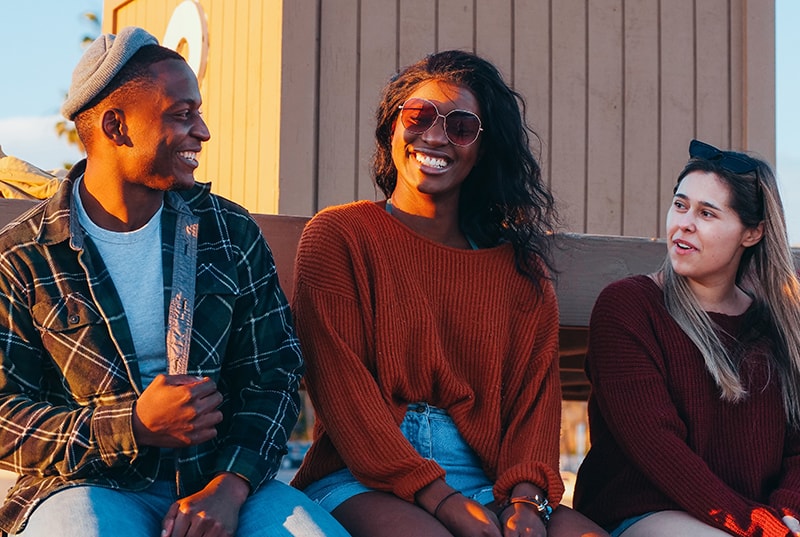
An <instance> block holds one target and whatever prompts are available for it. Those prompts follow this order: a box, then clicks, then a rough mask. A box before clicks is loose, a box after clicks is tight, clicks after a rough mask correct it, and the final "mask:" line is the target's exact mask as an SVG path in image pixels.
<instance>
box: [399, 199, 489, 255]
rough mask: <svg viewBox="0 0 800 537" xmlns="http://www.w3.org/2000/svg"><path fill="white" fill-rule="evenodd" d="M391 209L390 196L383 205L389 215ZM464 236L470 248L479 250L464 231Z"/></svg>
mask: <svg viewBox="0 0 800 537" xmlns="http://www.w3.org/2000/svg"><path fill="white" fill-rule="evenodd" d="M393 209H394V206H393V205H392V198H386V206H385V210H386V214H388V215H390V216H391V215H392V210H393ZM464 238H465V239H467V242H468V243H469V247H470V249H471V250H480V248H479V247H478V244H477V243H476V242H475V241H474V240H472V237H470V236H469V235H467V234H466V233H464Z"/></svg>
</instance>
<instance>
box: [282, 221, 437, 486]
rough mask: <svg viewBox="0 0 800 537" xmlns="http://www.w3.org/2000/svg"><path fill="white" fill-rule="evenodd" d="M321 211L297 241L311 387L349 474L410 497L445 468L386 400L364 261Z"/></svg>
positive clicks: (298, 309) (301, 330)
mask: <svg viewBox="0 0 800 537" xmlns="http://www.w3.org/2000/svg"><path fill="white" fill-rule="evenodd" d="M320 216H322V217H324V215H320ZM320 216H318V217H317V218H315V219H314V220H312V221H311V222H310V223H309V224H308V226H307V227H306V229H305V230H304V232H303V236H302V238H301V240H300V245H299V248H298V254H297V262H296V274H295V294H294V300H293V308H294V313H295V318H296V324H297V329H298V335H299V336H300V341H301V346H302V349H303V353H304V355H305V358H306V363H307V372H306V386H307V389H308V393H309V395H310V397H311V400H312V401H313V403H314V408H315V411H316V413H317V418H318V420H319V422H320V423H321V424H322V427H323V428H324V430H325V432H326V433H327V434H328V436H329V437H330V440H331V442H332V443H333V445H334V447H335V448H336V450H337V452H338V454H339V456H340V457H341V458H342V460H343V461H344V462H345V464H346V465H347V467H348V468H349V469H350V471H351V472H352V473H353V475H354V476H355V477H356V478H357V479H358V480H359V481H360V482H361V483H363V484H364V485H366V486H368V487H371V488H374V489H376V490H382V491H387V492H392V493H394V494H395V495H397V496H399V497H401V498H403V499H405V500H407V501H410V502H413V501H414V495H415V493H416V492H417V491H418V490H420V489H421V488H423V487H424V486H425V485H427V484H429V483H431V482H433V481H434V480H436V479H437V478H440V477H444V470H442V468H441V467H440V466H439V465H438V464H436V462H434V461H432V460H428V459H425V458H423V457H421V456H420V455H419V454H418V453H417V452H416V450H415V449H414V448H413V446H412V445H411V444H410V443H409V442H408V440H406V438H405V437H404V436H403V434H402V433H401V431H400V428H399V427H398V424H397V423H396V422H395V419H394V417H393V415H392V413H391V412H390V410H389V405H388V404H387V401H385V400H384V396H383V394H382V393H381V390H380V388H379V386H378V383H377V381H376V378H377V376H378V374H379V372H378V371H376V368H375V357H374V356H371V353H374V346H373V345H371V344H369V343H368V342H369V340H370V333H371V330H372V320H371V311H372V308H371V303H370V300H371V297H370V292H369V287H370V286H369V282H368V279H367V278H366V274H365V270H364V267H363V262H362V260H360V259H357V258H355V256H353V255H352V248H351V247H350V245H348V243H347V242H348V241H347V238H346V237H344V236H343V235H342V233H341V231H340V230H339V229H337V228H336V226H335V224H334V223H331V222H330V221H327V220H326V219H324V218H321V217H320Z"/></svg>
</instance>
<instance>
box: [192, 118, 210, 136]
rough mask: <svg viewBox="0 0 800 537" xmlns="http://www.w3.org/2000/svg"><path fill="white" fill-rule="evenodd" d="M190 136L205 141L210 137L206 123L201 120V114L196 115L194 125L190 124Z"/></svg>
mask: <svg viewBox="0 0 800 537" xmlns="http://www.w3.org/2000/svg"><path fill="white" fill-rule="evenodd" d="M192 136H194V137H195V138H197V139H199V140H201V141H203V142H207V141H209V140H210V139H211V132H210V131H209V130H208V125H206V122H205V121H204V120H203V116H200V115H198V116H197V120H196V121H195V123H194V125H192Z"/></svg>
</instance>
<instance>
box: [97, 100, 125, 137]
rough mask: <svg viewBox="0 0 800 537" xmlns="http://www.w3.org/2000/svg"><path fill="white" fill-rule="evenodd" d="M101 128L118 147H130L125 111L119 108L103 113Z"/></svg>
mask: <svg viewBox="0 0 800 537" xmlns="http://www.w3.org/2000/svg"><path fill="white" fill-rule="evenodd" d="M100 127H101V128H102V129H103V135H104V136H105V137H106V138H108V139H109V140H111V141H112V142H113V143H115V144H116V145H130V140H129V139H128V129H127V126H126V125H125V112H124V111H122V110H120V109H119V108H109V109H108V110H106V111H105V112H103V117H102V118H101V120H100Z"/></svg>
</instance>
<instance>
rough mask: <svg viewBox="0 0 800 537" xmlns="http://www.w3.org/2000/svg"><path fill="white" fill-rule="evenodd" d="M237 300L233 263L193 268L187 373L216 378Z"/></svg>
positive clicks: (239, 294) (237, 280) (238, 293)
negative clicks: (192, 295)
mask: <svg viewBox="0 0 800 537" xmlns="http://www.w3.org/2000/svg"><path fill="white" fill-rule="evenodd" d="M240 296H241V289H240V287H239V279H238V274H237V272H236V267H235V265H234V264H233V263H220V264H218V265H215V264H204V263H201V264H199V265H198V267H197V279H196V283H195V304H194V308H195V309H194V320H193V323H192V330H193V332H194V334H193V337H192V350H191V359H190V361H189V368H190V371H189V372H190V373H191V374H194V375H207V376H210V377H212V378H218V375H219V373H220V370H221V367H222V360H223V359H224V356H225V350H226V348H227V347H228V342H229V340H230V336H231V330H232V328H233V323H234V319H233V313H234V310H235V307H236V301H237V299H238V298H239V297H240Z"/></svg>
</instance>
